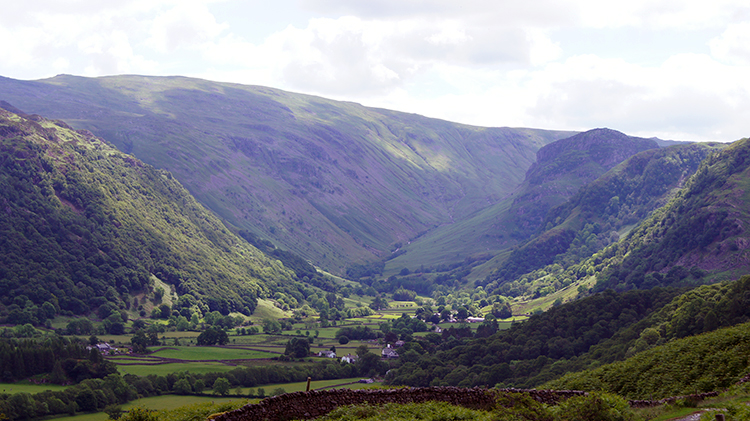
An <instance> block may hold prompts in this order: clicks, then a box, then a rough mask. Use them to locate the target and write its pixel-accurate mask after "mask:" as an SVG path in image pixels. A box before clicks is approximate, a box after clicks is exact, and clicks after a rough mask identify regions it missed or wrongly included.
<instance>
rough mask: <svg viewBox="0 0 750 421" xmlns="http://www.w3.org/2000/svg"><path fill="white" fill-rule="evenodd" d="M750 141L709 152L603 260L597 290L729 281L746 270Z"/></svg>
mask: <svg viewBox="0 0 750 421" xmlns="http://www.w3.org/2000/svg"><path fill="white" fill-rule="evenodd" d="M749 191H750V140H748V139H742V140H738V141H736V142H734V143H732V144H731V145H729V146H728V147H726V148H724V149H722V150H720V151H717V152H713V153H712V154H711V155H709V156H708V157H707V158H706V159H705V160H703V162H702V163H701V165H700V167H699V168H698V170H697V171H696V173H695V174H694V175H693V176H692V177H691V178H690V179H689V180H688V181H687V182H686V183H685V187H684V188H683V189H682V190H680V191H679V192H678V193H677V194H676V195H675V197H674V198H673V199H672V200H671V201H670V202H669V203H668V204H667V205H665V206H664V207H662V208H660V209H658V210H657V211H656V212H654V214H653V215H652V216H651V217H650V218H648V219H647V220H645V221H644V222H643V223H641V224H640V225H639V226H638V227H637V228H636V229H634V230H633V231H631V232H630V234H629V235H628V236H627V237H626V238H625V239H624V240H623V241H621V242H620V243H618V244H616V245H613V246H612V247H611V248H609V249H608V250H607V251H606V253H602V256H600V258H601V259H606V261H607V264H606V266H605V267H604V268H603V269H602V271H601V273H600V275H599V276H598V283H597V289H604V288H615V289H618V290H623V289H629V288H652V287H654V286H657V285H662V286H666V285H685V284H690V283H703V282H716V281H719V280H724V279H733V278H736V277H737V276H740V275H742V274H745V273H747V271H748V269H750V251H749V249H748V244H750V231H749V230H748V228H750V214H748V212H747V209H748V208H749V206H748V205H749V204H750V194H749V193H748V192H749Z"/></svg>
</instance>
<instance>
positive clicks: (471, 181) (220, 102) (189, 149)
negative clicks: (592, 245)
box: [0, 76, 568, 273]
mask: <svg viewBox="0 0 750 421" xmlns="http://www.w3.org/2000/svg"><path fill="white" fill-rule="evenodd" d="M0 99H2V100H5V101H7V102H9V103H11V104H13V105H14V106H16V107H18V108H19V109H23V110H26V111H28V112H34V113H38V114H42V115H46V116H50V117H52V118H60V119H64V120H66V121H68V122H69V124H71V125H72V126H74V127H76V128H83V129H88V130H91V131H92V132H93V133H95V134H97V135H99V136H102V137H103V138H105V139H107V140H108V141H110V142H112V143H113V144H115V145H116V146H117V147H118V148H120V149H121V150H123V151H125V152H128V153H133V154H134V155H135V156H137V157H142V159H144V160H145V161H146V162H148V163H150V164H152V165H155V166H157V167H162V168H165V169H168V170H170V171H171V172H172V173H173V174H174V175H175V176H176V177H178V179H180V180H181V182H182V183H183V184H184V185H185V186H186V187H187V188H188V189H189V190H190V191H191V193H192V194H193V195H194V196H196V197H197V198H198V199H199V200H200V201H201V202H202V203H204V204H205V205H206V206H207V207H209V208H210V209H212V210H213V211H214V212H216V213H217V214H219V215H220V216H221V217H222V218H224V219H225V220H226V221H228V222H229V223H230V224H232V225H234V226H236V227H238V228H239V229H246V230H249V231H251V232H253V233H254V235H257V236H259V237H262V238H266V239H269V240H271V241H272V242H274V243H276V244H278V245H280V246H283V247H285V248H288V249H290V250H292V251H295V252H297V253H298V254H301V255H302V256H304V257H305V258H307V259H309V260H311V261H313V262H314V263H316V264H318V265H320V266H323V267H326V268H328V269H330V270H332V271H333V272H337V273H343V271H344V269H345V266H346V265H348V264H351V263H352V262H367V261H372V260H378V259H380V258H383V257H385V256H387V255H388V253H389V250H390V249H391V248H392V246H393V244H396V243H403V242H406V241H409V240H411V239H413V238H415V237H417V236H419V235H420V234H421V233H424V232H427V231H429V230H431V229H433V228H434V227H435V226H439V225H441V224H443V223H447V222H450V221H451V220H457V219H460V218H463V217H464V215H467V214H470V213H473V212H475V211H476V210H478V209H480V208H483V207H485V206H487V205H488V204H490V203H493V202H495V201H497V200H500V198H502V197H504V196H505V195H507V193H509V192H510V191H511V190H512V188H513V187H515V185H516V184H517V183H520V181H521V180H522V177H523V174H524V172H525V171H526V169H527V168H528V166H530V165H531V163H532V161H533V159H534V153H535V151H536V150H537V149H538V148H539V147H541V146H542V145H544V144H546V143H549V142H550V141H552V140H555V139H557V138H560V137H565V135H566V134H568V133H566V132H559V131H544V130H536V129H511V128H481V127H474V126H467V125H461V124H456V123H451V122H447V121H444V120H436V119H429V118H426V117H422V116H417V115H411V114H406V113H398V112H395V111H389V110H382V109H372V108H367V107H363V106H361V105H358V104H354V103H342V102H336V101H331V100H327V99H325V98H320V97H313V96H308V95H299V94H293V93H289V92H284V91H280V90H276V89H272V88H265V87H252V86H243V85H236V84H225V83H215V82H210V81H204V80H197V79H190V78H183V77H174V78H152V77H140V76H118V77H106V78H96V79H87V78H80V77H73V76H58V77H55V78H50V79H46V80H42V81H16V80H12V79H8V78H4V79H0Z"/></svg>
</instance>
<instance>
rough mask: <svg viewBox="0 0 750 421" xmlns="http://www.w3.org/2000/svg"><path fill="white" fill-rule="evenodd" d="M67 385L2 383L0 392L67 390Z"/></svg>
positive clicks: (32, 392)
mask: <svg viewBox="0 0 750 421" xmlns="http://www.w3.org/2000/svg"><path fill="white" fill-rule="evenodd" d="M66 388H67V386H60V385H57V384H29V383H23V382H19V383H0V393H8V394H11V395H12V394H14V393H31V394H34V393H41V392H46V391H47V390H52V391H55V392H56V391H60V390H65V389H66Z"/></svg>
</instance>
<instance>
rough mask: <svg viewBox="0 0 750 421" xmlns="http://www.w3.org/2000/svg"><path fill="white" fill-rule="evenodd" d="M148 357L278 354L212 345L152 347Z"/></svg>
mask: <svg viewBox="0 0 750 421" xmlns="http://www.w3.org/2000/svg"><path fill="white" fill-rule="evenodd" d="M149 349H150V350H152V351H154V350H156V352H152V353H151V354H148V355H149V356H150V357H161V358H175V359H180V360H240V359H256V358H273V357H276V356H278V354H272V353H269V352H263V351H255V350H250V349H242V348H219V347H214V346H211V347H209V346H174V347H168V348H162V347H152V348H149Z"/></svg>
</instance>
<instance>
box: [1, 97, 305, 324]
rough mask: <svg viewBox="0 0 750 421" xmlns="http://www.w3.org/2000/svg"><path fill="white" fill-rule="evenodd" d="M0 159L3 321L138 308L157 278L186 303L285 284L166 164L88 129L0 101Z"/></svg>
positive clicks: (247, 301) (276, 268) (280, 271)
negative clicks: (158, 164)
mask: <svg viewBox="0 0 750 421" xmlns="http://www.w3.org/2000/svg"><path fill="white" fill-rule="evenodd" d="M0 163H1V164H2V165H0V186H1V187H0V232H1V233H0V297H1V298H0V304H1V305H0V313H2V314H3V315H8V316H9V319H8V322H10V323H29V322H34V323H43V322H44V320H45V319H46V318H50V317H52V316H53V315H54V314H55V313H60V314H66V315H73V314H87V313H89V312H91V311H94V310H98V309H99V310H100V309H102V308H109V309H110V310H112V309H122V310H130V311H131V312H132V313H134V314H138V312H139V311H147V310H149V309H150V308H152V307H153V306H155V305H158V303H159V300H158V299H155V298H154V295H159V294H155V292H156V290H158V289H159V288H160V287H162V288H163V287H167V288H170V287H173V288H174V289H175V291H176V292H177V293H179V295H180V306H182V307H187V308H189V309H191V310H193V311H195V310H200V311H201V312H203V313H205V312H207V311H209V310H210V311H214V310H216V311H220V312H222V313H224V314H227V313H228V312H231V311H239V312H243V313H245V314H250V313H251V312H252V311H253V310H254V308H255V306H256V303H257V299H258V297H263V296H267V295H268V294H271V293H273V292H274V291H282V290H284V288H294V287H295V285H296V281H295V277H294V272H292V271H291V270H289V269H286V268H284V267H283V266H282V265H281V264H279V262H278V261H276V260H275V259H269V258H268V257H266V255H265V254H263V253H261V252H260V251H258V250H257V249H256V248H254V247H252V246H250V245H249V244H248V243H247V242H246V241H244V240H243V239H241V238H239V237H237V236H236V235H234V234H233V233H232V232H231V231H230V230H229V229H227V227H226V226H225V225H224V224H223V223H222V222H221V221H220V220H219V219H218V218H217V217H216V216H215V215H213V214H212V213H211V212H209V211H207V210H206V209H205V208H204V207H203V206H201V205H200V204H199V203H198V202H196V200H195V199H194V198H193V197H192V196H191V195H190V194H189V193H188V191H187V190H185V188H183V187H182V185H181V184H180V183H179V182H177V180H175V178H174V177H173V176H172V175H171V174H170V173H168V172H166V171H164V170H159V169H156V168H154V167H152V166H151V165H148V164H145V163H143V162H141V161H140V160H138V159H136V158H134V157H133V156H131V155H126V154H124V153H122V152H120V151H118V150H117V149H116V148H114V146H112V145H111V144H109V143H107V142H106V141H104V140H102V139H99V138H96V137H95V136H93V135H92V134H91V133H90V132H88V131H85V130H83V131H81V130H79V131H75V130H73V129H72V128H70V127H69V126H68V125H67V124H65V123H63V122H61V121H53V120H46V119H44V118H41V117H39V116H20V115H18V114H14V113H11V112H9V111H6V110H3V109H0ZM162 292H167V296H166V297H165V299H166V298H169V297H171V296H172V295H173V294H172V292H171V291H162ZM173 307H174V308H175V309H176V308H178V306H177V305H175V306H173ZM110 312H111V311H110ZM143 315H144V314H141V316H143ZM100 316H102V318H104V316H103V315H102V311H101V310H100Z"/></svg>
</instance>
